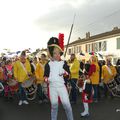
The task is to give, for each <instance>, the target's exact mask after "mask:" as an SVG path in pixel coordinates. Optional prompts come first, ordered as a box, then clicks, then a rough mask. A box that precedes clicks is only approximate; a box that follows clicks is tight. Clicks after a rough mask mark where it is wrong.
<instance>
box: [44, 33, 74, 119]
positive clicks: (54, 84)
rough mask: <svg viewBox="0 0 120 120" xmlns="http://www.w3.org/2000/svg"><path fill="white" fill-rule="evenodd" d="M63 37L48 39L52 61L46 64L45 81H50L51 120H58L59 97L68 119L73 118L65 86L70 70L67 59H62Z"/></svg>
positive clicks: (61, 35)
mask: <svg viewBox="0 0 120 120" xmlns="http://www.w3.org/2000/svg"><path fill="white" fill-rule="evenodd" d="M63 38H64V35H63V34H60V35H59V39H58V38H55V37H52V38H50V40H49V41H48V51H49V55H50V58H51V59H50V61H49V62H48V63H47V64H46V66H45V73H44V77H45V81H47V82H48V83H49V97H50V102H51V120H57V113H58V105H59V99H60V102H61V103H62V105H63V107H64V109H65V112H66V116H67V119H68V120H73V113H72V108H71V104H70V100H69V95H68V92H67V89H66V86H65V81H64V76H69V74H70V70H69V67H68V65H67V62H66V61H63V60H61V55H62V54H63Z"/></svg>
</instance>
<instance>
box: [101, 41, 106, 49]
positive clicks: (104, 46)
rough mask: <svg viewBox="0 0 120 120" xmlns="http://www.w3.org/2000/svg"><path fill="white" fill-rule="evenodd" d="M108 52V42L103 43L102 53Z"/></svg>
mask: <svg viewBox="0 0 120 120" xmlns="http://www.w3.org/2000/svg"><path fill="white" fill-rule="evenodd" d="M106 50H107V42H106V41H103V42H102V51H106Z"/></svg>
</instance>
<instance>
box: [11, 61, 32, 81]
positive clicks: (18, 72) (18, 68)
mask: <svg viewBox="0 0 120 120" xmlns="http://www.w3.org/2000/svg"><path fill="white" fill-rule="evenodd" d="M24 67H25V69H26V72H27V73H30V74H31V66H30V63H29V61H28V60H26V62H25V64H24ZM13 70H14V77H15V79H16V80H17V81H18V82H24V81H25V80H27V79H29V77H28V75H27V73H26V72H25V70H24V68H23V67H22V65H21V62H20V61H16V62H15V63H14V67H13Z"/></svg>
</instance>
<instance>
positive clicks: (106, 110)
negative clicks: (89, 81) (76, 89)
mask: <svg viewBox="0 0 120 120" xmlns="http://www.w3.org/2000/svg"><path fill="white" fill-rule="evenodd" d="M72 107H73V113H74V120H120V112H116V109H117V108H120V99H118V98H117V99H103V100H101V101H100V102H99V103H92V104H91V105H90V113H91V116H90V117H89V118H81V117H80V112H82V110H83V106H82V103H81V102H80V100H78V103H77V104H76V105H72ZM0 120H50V105H49V104H42V105H40V104H38V103H36V101H32V102H30V104H29V105H23V106H18V105H17V100H15V101H14V102H6V101H5V100H4V99H3V98H0ZM58 120H66V116H65V112H64V110H63V108H62V106H60V108H59V114H58Z"/></svg>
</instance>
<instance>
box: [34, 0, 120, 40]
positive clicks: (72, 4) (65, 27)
mask: <svg viewBox="0 0 120 120" xmlns="http://www.w3.org/2000/svg"><path fill="white" fill-rule="evenodd" d="M54 1H55V2H56V1H58V0H54ZM81 2H82V4H81ZM81 2H80V0H64V4H61V5H60V6H59V7H55V8H52V10H51V11H50V12H49V13H47V14H45V15H43V16H41V17H40V18H39V19H37V20H36V24H37V25H38V26H40V27H41V28H42V29H44V30H45V31H58V32H59V31H63V32H64V33H66V39H67V37H68V35H69V30H70V26H71V23H72V19H73V15H74V13H76V20H75V25H74V30H73V34H72V38H71V41H73V40H75V39H77V38H78V37H81V38H82V37H85V33H86V32H88V31H90V32H91V34H92V35H94V34H99V33H101V32H105V31H109V30H112V28H113V27H114V26H118V27H119V26H120V7H119V5H120V0H81ZM115 11H117V12H115ZM112 13H113V14H112ZM109 15H110V16H109Z"/></svg>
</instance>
